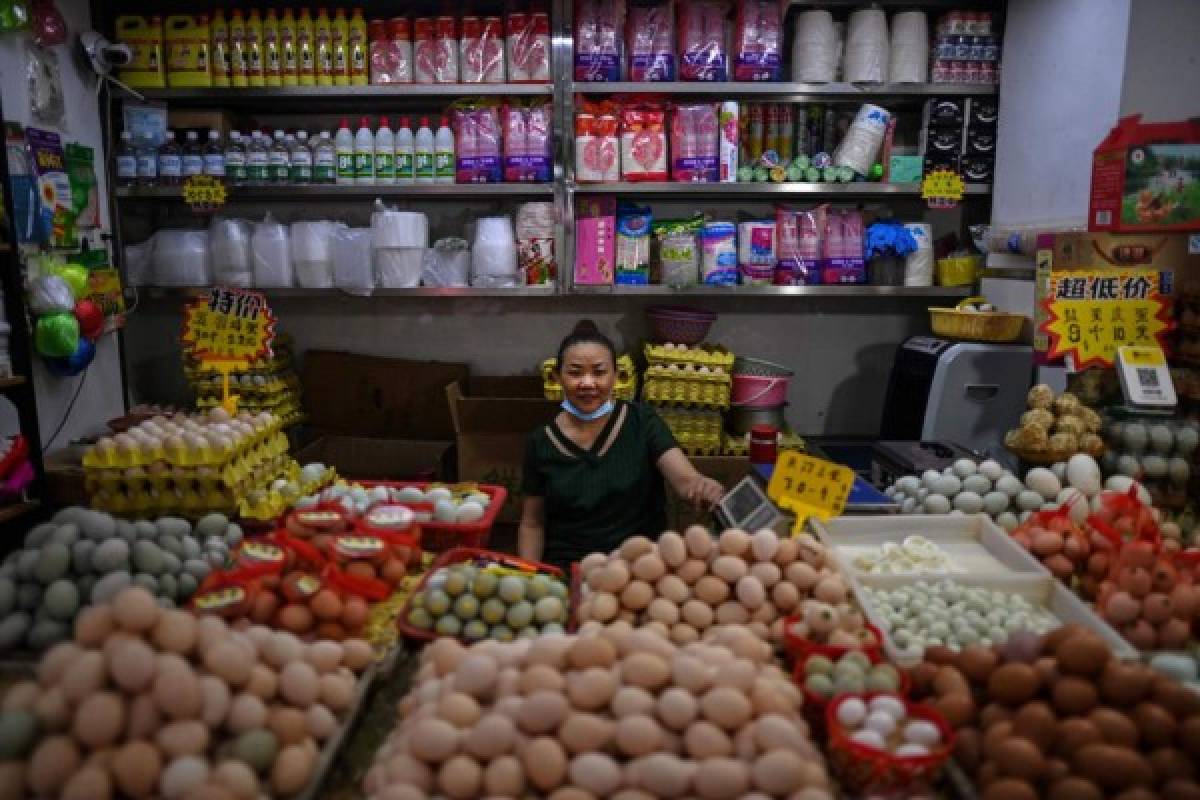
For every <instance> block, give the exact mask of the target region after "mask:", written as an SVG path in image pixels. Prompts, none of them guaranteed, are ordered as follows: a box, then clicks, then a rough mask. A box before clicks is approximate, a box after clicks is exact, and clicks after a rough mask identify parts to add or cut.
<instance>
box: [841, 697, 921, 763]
mask: <svg viewBox="0 0 1200 800" xmlns="http://www.w3.org/2000/svg"><path fill="white" fill-rule="evenodd" d="M833 714H834V719H835V720H836V721H837V724H838V726H840V729H841V730H842V731H844V732H846V733H847V734H849V737H850V741H852V742H857V743H858V744H860V745H863V746H864V747H869V748H871V749H872V750H879V751H881V752H885V753H890V754H892V755H893V756H895V757H896V758H916V757H921V756H927V755H929V754H931V753H934V752H936V751H937V750H938V749H939V748H940V747H941V746H942V732H941V730H940V729H939V728H938V726H937V725H935V724H934V723H933V722H930V721H929V720H928V719H926V718H924V717H920V716H909V713H908V709H907V708H906V707H905V705H904V701H903V700H901V699H900V697H898V696H897V695H895V694H878V695H875V696H874V697H871V698H870V699H864V698H861V697H857V696H855V695H854V694H851V695H850V696H848V697H845V698H843V699H841V700H840V701H839V702H838V704H837V707H836V708H835V709H834V711H833Z"/></svg>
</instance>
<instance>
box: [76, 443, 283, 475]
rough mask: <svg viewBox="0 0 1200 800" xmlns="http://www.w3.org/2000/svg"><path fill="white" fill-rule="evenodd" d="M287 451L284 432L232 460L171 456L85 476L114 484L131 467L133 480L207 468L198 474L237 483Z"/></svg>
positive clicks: (92, 470) (91, 469)
mask: <svg viewBox="0 0 1200 800" xmlns="http://www.w3.org/2000/svg"><path fill="white" fill-rule="evenodd" d="M287 452H288V441H287V437H286V436H284V435H283V434H282V433H277V434H275V435H274V436H272V437H271V438H270V439H267V440H266V441H264V442H261V443H259V444H258V445H257V446H255V447H253V448H250V449H249V450H246V451H243V452H240V453H237V454H235V455H234V457H233V458H231V459H230V460H229V461H226V462H224V463H222V464H220V465H215V466H214V465H211V464H203V463H201V464H179V463H172V462H170V461H168V460H167V459H159V460H158V461H155V462H153V463H150V464H135V465H132V466H129V467H107V468H106V467H85V468H84V476H85V479H86V478H89V477H93V476H94V477H95V479H96V480H97V481H98V482H99V483H100V485H112V484H115V483H117V482H120V481H125V480H128V479H129V477H130V473H131V471H133V476H132V477H133V480H135V481H137V480H139V479H140V478H141V473H144V474H145V476H146V480H153V479H154V476H156V475H169V474H171V473H173V472H176V471H180V470H192V471H196V470H204V471H203V472H194V474H196V475H197V476H203V477H206V478H209V479H211V480H212V481H214V482H220V483H223V484H224V485H226V486H235V485H237V484H239V483H242V482H243V481H245V480H246V479H247V478H248V477H250V476H252V475H254V474H256V473H257V471H258V470H259V469H260V465H261V464H263V463H271V462H272V461H273V460H275V459H278V458H280V457H283V456H286V455H287ZM139 471H140V472H139Z"/></svg>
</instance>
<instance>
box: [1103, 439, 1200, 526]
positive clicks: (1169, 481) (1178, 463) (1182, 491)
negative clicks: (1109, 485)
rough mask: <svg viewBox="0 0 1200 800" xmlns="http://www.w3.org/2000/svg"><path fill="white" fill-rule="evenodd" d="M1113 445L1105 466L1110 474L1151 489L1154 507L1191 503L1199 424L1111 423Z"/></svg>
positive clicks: (1106, 456)
mask: <svg viewBox="0 0 1200 800" xmlns="http://www.w3.org/2000/svg"><path fill="white" fill-rule="evenodd" d="M1104 433H1105V436H1106V437H1107V439H1108V442H1109V449H1108V452H1106V453H1105V454H1104V460H1103V466H1104V470H1105V472H1107V473H1109V474H1116V475H1125V476H1126V477H1129V478H1132V479H1134V480H1136V481H1139V482H1142V483H1144V484H1145V485H1146V487H1147V488H1148V489H1149V490H1150V494H1151V496H1152V497H1153V500H1154V504H1155V505H1158V506H1163V507H1168V506H1169V507H1176V506H1180V505H1182V504H1184V503H1186V501H1187V495H1188V492H1187V489H1188V483H1189V481H1190V480H1191V478H1192V475H1193V472H1194V470H1195V468H1194V466H1193V461H1194V458H1195V455H1196V448H1197V446H1198V445H1200V425H1197V424H1196V423H1195V422H1175V421H1153V420H1129V421H1124V422H1121V421H1115V422H1110V423H1108V427H1107V428H1106V429H1105V432H1104Z"/></svg>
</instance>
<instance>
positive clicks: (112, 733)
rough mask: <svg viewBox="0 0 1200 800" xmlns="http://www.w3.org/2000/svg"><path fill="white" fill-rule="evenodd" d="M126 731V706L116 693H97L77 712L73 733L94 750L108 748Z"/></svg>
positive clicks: (83, 703)
mask: <svg viewBox="0 0 1200 800" xmlns="http://www.w3.org/2000/svg"><path fill="white" fill-rule="evenodd" d="M124 729H125V704H124V702H122V700H121V696H120V695H119V694H117V693H116V692H97V693H96V694H93V695H91V696H90V697H88V698H87V699H86V700H84V701H83V702H82V703H80V704H79V708H78V709H77V710H76V711H75V719H74V722H73V723H72V725H71V733H72V734H73V735H74V736H75V738H76V739H78V740H79V742H80V743H81V744H83V745H84V746H86V747H89V748H91V749H92V750H98V749H100V748H103V747H108V746H109V745H111V744H112V743H113V742H115V741H117V738H118V737H119V736H120V735H121V731H123V730H124Z"/></svg>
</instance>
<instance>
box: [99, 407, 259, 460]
mask: <svg viewBox="0 0 1200 800" xmlns="http://www.w3.org/2000/svg"><path fill="white" fill-rule="evenodd" d="M276 423H277V420H276V419H275V417H274V415H272V414H271V413H270V412H267V411H262V412H259V413H258V414H250V413H247V412H243V413H240V414H238V415H237V416H236V417H231V416H230V415H229V413H228V412H227V411H225V409H223V408H220V407H218V408H214V409H212V410H211V411H208V412H207V413H201V414H190V415H189V414H182V413H180V414H175V415H174V416H172V417H170V418H169V419H168V418H167V417H155V418H154V419H150V420H146V421H145V422H142V423H140V424H138V425H135V426H133V427H132V428H130V429H129V430H127V431H125V432H124V433H119V434H117V435H116V436H114V437H109V436H105V437H103V438H101V439H99V440H98V441H97V442H96V443H95V444H94V445H92V447H90V448H89V449H88V451H87V453H86V454H85V456H84V459H85V460H84V464H85V466H97V467H134V466H139V465H141V466H144V465H148V464H151V463H153V462H155V461H159V460H161V459H163V458H164V457H165V458H166V459H167V460H168V461H170V462H171V463H185V464H201V463H219V462H222V461H225V460H227V459H228V458H230V457H231V456H233V455H234V453H236V452H238V451H239V450H240V449H242V448H243V447H245V446H247V445H248V444H249V443H250V442H251V441H252V440H254V438H255V437H256V436H260V435H263V434H265V433H267V432H269V431H270V430H271V429H272V428H273V427H274V426H275V425H276Z"/></svg>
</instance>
